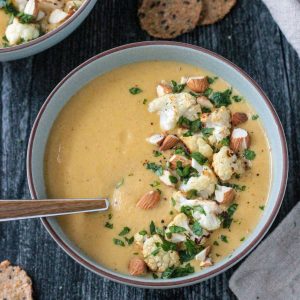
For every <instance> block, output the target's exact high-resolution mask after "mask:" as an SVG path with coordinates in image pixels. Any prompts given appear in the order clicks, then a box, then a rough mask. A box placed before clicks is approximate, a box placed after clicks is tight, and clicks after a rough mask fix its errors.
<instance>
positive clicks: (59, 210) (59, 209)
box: [0, 198, 109, 221]
mask: <svg viewBox="0 0 300 300" xmlns="http://www.w3.org/2000/svg"><path fill="white" fill-rule="evenodd" d="M108 207H109V201H108V199H105V198H102V199H44V200H0V221H13V220H20V219H30V218H41V217H50V216H61V215H68V214H76V213H82V212H97V211H106V210H107V209H108Z"/></svg>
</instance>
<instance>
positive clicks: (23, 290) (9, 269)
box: [0, 260, 32, 300]
mask: <svg viewBox="0 0 300 300" xmlns="http://www.w3.org/2000/svg"><path fill="white" fill-rule="evenodd" d="M0 299H1V300H2V299H6V300H31V299H32V282H31V279H30V277H28V275H27V274H26V272H25V271H24V270H22V269H21V268H20V267H18V266H16V267H13V266H11V265H10V262H9V261H8V260H5V261H3V262H1V263H0Z"/></svg>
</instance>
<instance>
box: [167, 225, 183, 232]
mask: <svg viewBox="0 0 300 300" xmlns="http://www.w3.org/2000/svg"><path fill="white" fill-rule="evenodd" d="M169 230H170V232H171V233H181V232H184V231H186V229H185V228H184V227H181V226H176V225H172V226H170V227H169Z"/></svg>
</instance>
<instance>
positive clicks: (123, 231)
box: [119, 226, 130, 236]
mask: <svg viewBox="0 0 300 300" xmlns="http://www.w3.org/2000/svg"><path fill="white" fill-rule="evenodd" d="M129 232H130V228H129V227H127V226H125V227H124V228H123V229H122V231H121V232H120V233H119V236H123V235H126V234H127V233H129Z"/></svg>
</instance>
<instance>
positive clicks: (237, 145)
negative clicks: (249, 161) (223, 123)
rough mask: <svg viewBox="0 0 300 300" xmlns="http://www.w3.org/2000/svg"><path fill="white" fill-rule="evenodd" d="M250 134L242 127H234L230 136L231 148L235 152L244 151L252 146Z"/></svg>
mask: <svg viewBox="0 0 300 300" xmlns="http://www.w3.org/2000/svg"><path fill="white" fill-rule="evenodd" d="M250 143H251V140H250V135H249V133H248V132H247V131H246V130H245V129H242V128H234V129H233V131H232V133H231V137H230V148H231V149H232V150H233V151H234V152H239V151H244V150H245V149H248V148H249V147H250Z"/></svg>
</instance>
